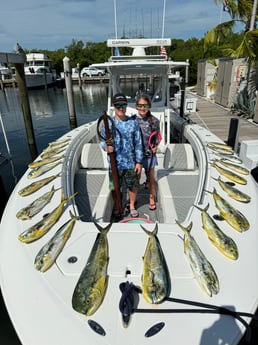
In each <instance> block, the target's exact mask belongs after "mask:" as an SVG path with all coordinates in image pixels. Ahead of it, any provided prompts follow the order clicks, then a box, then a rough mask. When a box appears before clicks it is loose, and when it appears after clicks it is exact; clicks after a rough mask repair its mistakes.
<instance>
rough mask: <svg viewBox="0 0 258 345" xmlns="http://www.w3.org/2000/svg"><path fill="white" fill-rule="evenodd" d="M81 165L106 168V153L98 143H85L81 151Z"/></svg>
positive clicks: (86, 167)
mask: <svg viewBox="0 0 258 345" xmlns="http://www.w3.org/2000/svg"><path fill="white" fill-rule="evenodd" d="M81 167H82V168H85V169H108V162H107V154H106V153H105V152H104V150H102V148H101V146H100V144H97V143H87V144H84V145H83V148H82V153H81Z"/></svg>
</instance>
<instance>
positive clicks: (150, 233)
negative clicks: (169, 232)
mask: <svg viewBox="0 0 258 345" xmlns="http://www.w3.org/2000/svg"><path fill="white" fill-rule="evenodd" d="M141 228H142V229H143V230H144V231H145V232H146V234H147V235H148V236H156V235H157V233H158V223H156V224H155V228H154V229H153V230H152V231H149V230H147V229H145V228H144V227H143V226H142V225H141Z"/></svg>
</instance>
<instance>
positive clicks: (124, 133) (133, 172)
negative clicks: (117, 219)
mask: <svg viewBox="0 0 258 345" xmlns="http://www.w3.org/2000/svg"><path fill="white" fill-rule="evenodd" d="M112 104H113V106H114V112H115V114H114V116H113V118H112V124H111V121H109V127H110V129H111V132H112V133H114V135H113V138H112V139H113V141H112V145H107V144H106V142H102V143H101V145H102V148H103V149H104V150H105V151H106V152H107V153H112V152H115V157H116V165H117V170H118V177H119V184H120V186H122V183H123V182H124V183H125V185H126V187H127V189H128V195H129V203H130V205H129V208H130V216H131V217H132V218H137V217H138V216H139V213H138V211H137V210H136V209H135V202H136V198H137V193H138V188H139V176H140V175H141V170H142V159H143V146H142V137H141V132H140V128H139V125H138V122H137V121H136V120H135V118H132V117H129V116H127V115H126V108H127V99H126V97H125V95H124V94H122V93H118V94H116V95H115V96H114V97H113V99H112ZM112 126H114V128H113V129H112ZM103 131H105V129H103ZM104 137H105V134H104ZM110 189H111V190H112V191H113V190H114V183H113V179H112V175H111V174H110ZM113 196H114V198H115V195H114V193H113ZM116 212H117V210H115V212H114V215H115V213H116Z"/></svg>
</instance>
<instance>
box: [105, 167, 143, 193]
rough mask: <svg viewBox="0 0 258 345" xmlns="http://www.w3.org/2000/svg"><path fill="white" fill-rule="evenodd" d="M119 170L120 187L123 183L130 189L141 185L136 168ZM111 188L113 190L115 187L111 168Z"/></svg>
mask: <svg viewBox="0 0 258 345" xmlns="http://www.w3.org/2000/svg"><path fill="white" fill-rule="evenodd" d="M117 172H118V179H119V185H120V187H121V186H122V185H123V183H124V184H125V186H126V188H128V189H129V190H134V189H137V188H138V187H139V178H138V176H137V174H136V172H135V170H134V169H127V170H118V171H117ZM109 189H110V190H111V191H112V190H114V189H115V187H114V182H113V176H112V173H111V170H109Z"/></svg>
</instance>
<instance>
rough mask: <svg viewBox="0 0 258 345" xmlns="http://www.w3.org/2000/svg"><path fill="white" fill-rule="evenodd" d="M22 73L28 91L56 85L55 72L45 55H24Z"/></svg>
mask: <svg viewBox="0 0 258 345" xmlns="http://www.w3.org/2000/svg"><path fill="white" fill-rule="evenodd" d="M24 72H25V80H26V85H27V88H28V89H39V88H47V87H51V86H54V85H55V84H56V71H55V69H53V68H52V64H51V60H50V58H49V57H48V55H46V54H42V53H29V54H26V62H25V64H24Z"/></svg>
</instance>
